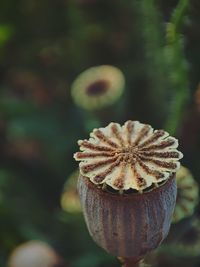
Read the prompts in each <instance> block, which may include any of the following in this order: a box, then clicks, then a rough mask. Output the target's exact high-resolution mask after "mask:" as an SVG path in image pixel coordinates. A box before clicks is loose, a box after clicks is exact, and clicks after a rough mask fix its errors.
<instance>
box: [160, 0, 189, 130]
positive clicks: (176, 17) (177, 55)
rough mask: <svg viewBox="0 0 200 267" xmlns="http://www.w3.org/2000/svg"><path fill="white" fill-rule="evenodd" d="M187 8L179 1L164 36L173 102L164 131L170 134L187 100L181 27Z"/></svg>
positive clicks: (177, 122) (174, 128) (186, 73)
mask: <svg viewBox="0 0 200 267" xmlns="http://www.w3.org/2000/svg"><path fill="white" fill-rule="evenodd" d="M188 6H189V1H188V0H180V1H179V3H178V5H177V6H176V8H175V10H174V12H173V14H172V17H171V19H170V22H169V23H168V24H167V34H166V46H165V52H166V63H167V64H168V68H169V71H170V72H171V75H170V87H171V90H172V96H171V97H173V100H172V101H171V107H170V111H169V116H168V119H167V122H166V125H165V129H166V130H168V131H169V132H170V134H173V135H174V134H176V132H177V129H178V127H179V125H180V123H181V120H182V118H183V115H184V107H185V105H186V102H187V99H188V94H189V93H188V91H189V90H188V87H189V82H188V66H187V62H186V59H185V55H184V48H183V37H182V35H181V27H182V25H183V22H184V18H185V13H186V11H187V8H188Z"/></svg>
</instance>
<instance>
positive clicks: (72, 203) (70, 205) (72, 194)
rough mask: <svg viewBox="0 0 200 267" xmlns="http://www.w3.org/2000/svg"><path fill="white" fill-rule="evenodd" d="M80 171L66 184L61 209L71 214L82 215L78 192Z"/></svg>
mask: <svg viewBox="0 0 200 267" xmlns="http://www.w3.org/2000/svg"><path fill="white" fill-rule="evenodd" d="M78 176H79V170H76V171H74V172H73V173H72V174H71V175H70V176H69V177H68V179H67V181H66V182H65V185H64V188H63V192H62V194H61V207H62V209H63V210H64V211H66V212H69V213H81V205H80V199H79V196H78V192H77V182H78Z"/></svg>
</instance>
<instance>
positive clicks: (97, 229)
mask: <svg viewBox="0 0 200 267" xmlns="http://www.w3.org/2000/svg"><path fill="white" fill-rule="evenodd" d="M78 191H79V195H80V199H81V203H82V208H83V213H84V217H85V220H86V224H87V227H88V230H89V233H90V235H91V236H92V238H93V240H94V241H95V242H96V243H97V244H99V245H100V246H101V247H102V248H104V249H105V250H106V251H108V252H109V253H111V254H112V255H115V256H120V257H123V258H132V259H134V260H136V261H137V260H140V259H141V258H142V257H143V256H144V255H145V254H146V253H148V252H150V251H151V250H153V249H155V248H156V247H157V246H158V245H159V244H160V243H161V242H162V241H163V239H164V238H165V237H166V236H167V234H168V231H169V227H170V222H171V217H172V214H173V210H174V206H175V201H176V183H175V179H174V176H172V177H171V178H170V179H169V180H168V181H167V182H165V183H164V184H163V185H161V186H160V187H157V188H154V189H153V190H150V191H148V192H144V193H143V194H134V193H133V194H123V195H120V194H115V193H111V192H108V191H104V190H102V189H101V188H98V187H97V186H95V185H94V184H93V183H91V182H90V180H89V179H88V178H87V177H83V176H80V177H79V183H78Z"/></svg>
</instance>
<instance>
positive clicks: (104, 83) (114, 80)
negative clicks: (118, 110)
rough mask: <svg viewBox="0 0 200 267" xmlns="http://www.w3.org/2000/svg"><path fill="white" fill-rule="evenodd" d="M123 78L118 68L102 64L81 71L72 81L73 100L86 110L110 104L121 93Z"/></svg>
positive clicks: (97, 108) (98, 108) (123, 85)
mask: <svg viewBox="0 0 200 267" xmlns="http://www.w3.org/2000/svg"><path fill="white" fill-rule="evenodd" d="M124 87H125V78H124V75H123V73H122V72H121V70H120V69H118V68H116V67H114V66H110V65H102V66H96V67H91V68H89V69H87V70H85V71H84V72H82V73H81V74H80V75H79V76H78V77H77V78H76V79H75V81H74V82H73V84H72V88H71V94H72V98H73V100H74V102H75V103H76V104H77V105H78V106H80V107H82V108H83V109H86V110H90V111H92V110H100V109H102V108H105V107H108V106H111V105H112V104H114V103H115V102H116V101H117V100H118V99H119V98H120V97H121V95H122V93H123V91H124Z"/></svg>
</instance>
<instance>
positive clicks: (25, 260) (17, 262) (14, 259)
mask: <svg viewBox="0 0 200 267" xmlns="http://www.w3.org/2000/svg"><path fill="white" fill-rule="evenodd" d="M66 266H67V265H65V264H64V262H63V261H62V260H61V258H60V257H59V256H58V254H57V253H56V252H55V250H54V249H53V248H51V247H50V246H49V245H48V244H46V243H44V242H41V241H29V242H26V243H23V244H21V245H19V246H18V247H17V248H15V250H14V251H13V252H12V254H11V255H10V257H9V259H8V267H66Z"/></svg>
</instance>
